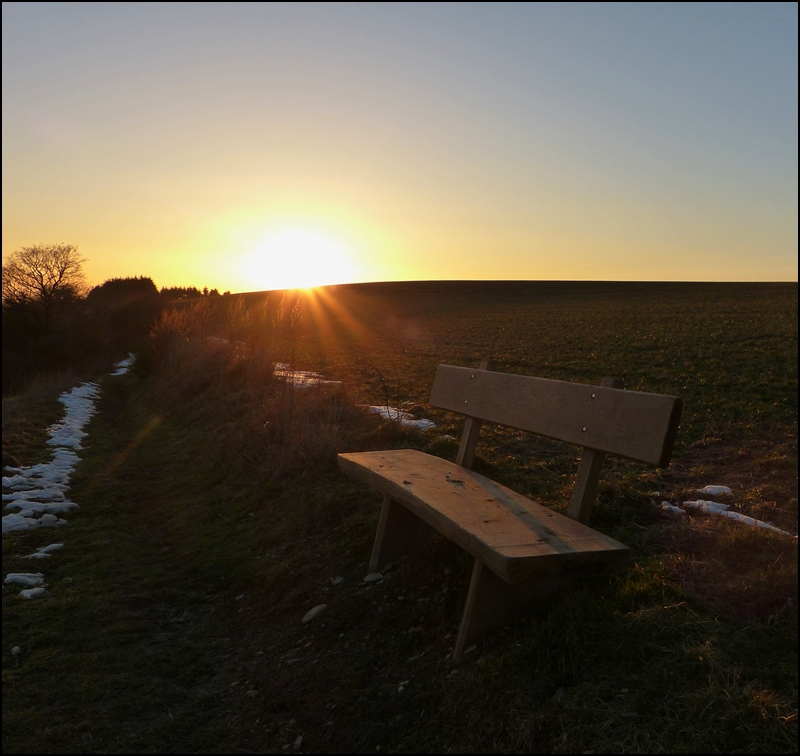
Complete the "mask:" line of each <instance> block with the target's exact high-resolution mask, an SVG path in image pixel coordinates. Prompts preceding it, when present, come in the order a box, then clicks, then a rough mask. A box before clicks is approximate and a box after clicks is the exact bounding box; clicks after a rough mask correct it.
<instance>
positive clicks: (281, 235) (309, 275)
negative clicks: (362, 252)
mask: <svg viewBox="0 0 800 756" xmlns="http://www.w3.org/2000/svg"><path fill="white" fill-rule="evenodd" d="M242 272H243V273H244V275H245V276H246V277H247V279H248V281H250V282H251V284H252V286H253V288H254V289H259V290H262V289H308V288H311V287H314V286H325V285H326V284H335V283H342V282H345V281H348V280H350V279H351V278H352V276H353V265H352V263H351V262H350V260H348V259H347V256H346V254H345V251H344V249H343V246H342V244H340V243H339V242H337V241H334V240H333V239H331V238H329V237H326V236H323V235H321V234H318V233H315V232H313V231H303V230H299V229H286V230H283V231H277V232H275V233H272V234H270V235H269V236H267V237H265V238H264V239H262V241H261V242H260V243H259V244H258V245H257V247H256V249H255V250H254V251H253V252H252V253H251V254H250V255H249V256H248V257H247V258H246V259H245V261H244V264H243V266H242Z"/></svg>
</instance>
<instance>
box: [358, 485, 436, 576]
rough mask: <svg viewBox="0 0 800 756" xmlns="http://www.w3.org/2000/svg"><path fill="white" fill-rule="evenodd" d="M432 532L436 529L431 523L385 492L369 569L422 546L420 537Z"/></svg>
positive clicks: (385, 563) (381, 566)
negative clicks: (393, 499)
mask: <svg viewBox="0 0 800 756" xmlns="http://www.w3.org/2000/svg"><path fill="white" fill-rule="evenodd" d="M430 532H434V531H433V528H431V526H430V525H428V524H427V523H426V522H424V521H423V520H420V518H419V517H417V516H416V515H415V514H414V513H413V512H411V511H409V510H408V509H406V508H405V507H404V506H403V505H402V504H398V503H397V502H396V501H392V500H391V499H390V498H389V497H388V496H384V497H383V508H382V509H381V519H380V522H379V523H378V532H377V533H376V534H375V543H374V545H373V547H372V558H371V559H370V560H369V571H370V572H378V571H379V570H381V569H382V568H383V567H384V566H386V565H387V564H388V563H389V562H394V561H396V560H397V559H399V558H400V557H402V556H405V555H406V554H408V552H409V551H414V550H415V549H417V548H419V546H420V541H421V539H422V538H425V537H426V536H427V535H428V534H429V533H430Z"/></svg>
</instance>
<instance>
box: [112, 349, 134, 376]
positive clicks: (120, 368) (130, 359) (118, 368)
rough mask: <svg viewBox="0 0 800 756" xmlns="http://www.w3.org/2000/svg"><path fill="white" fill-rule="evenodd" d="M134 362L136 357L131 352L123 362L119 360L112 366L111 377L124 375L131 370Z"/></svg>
mask: <svg viewBox="0 0 800 756" xmlns="http://www.w3.org/2000/svg"><path fill="white" fill-rule="evenodd" d="M134 362H136V355H135V354H134V353H133V352H131V353H130V354H129V355H128V356H127V357H126V358H125V359H124V360H120V361H119V362H118V363H117V364H116V365H114V368H115V370H114V372H113V373H111V375H125V373H127V372H128V371H129V370H130V369H131V366H132V365H133V363H134Z"/></svg>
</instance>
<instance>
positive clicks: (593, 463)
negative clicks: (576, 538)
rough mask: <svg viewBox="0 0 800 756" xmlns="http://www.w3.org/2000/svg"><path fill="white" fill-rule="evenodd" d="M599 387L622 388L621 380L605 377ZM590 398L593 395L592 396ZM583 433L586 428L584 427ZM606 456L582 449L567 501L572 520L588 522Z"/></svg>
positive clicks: (593, 396) (599, 452) (593, 450)
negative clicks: (573, 484)
mask: <svg viewBox="0 0 800 756" xmlns="http://www.w3.org/2000/svg"><path fill="white" fill-rule="evenodd" d="M600 385H601V386H605V387H607V388H617V389H621V388H624V386H625V384H624V382H623V380H622V378H614V377H609V376H607V377H605V378H603V379H602V380H601V381H600ZM592 398H593V399H594V398H595V395H594V394H592ZM583 430H584V431H585V430H586V428H585V427H584V429H583ZM605 457H606V455H605V454H604V453H603V452H601V451H596V450H595V449H584V450H583V456H582V457H581V463H580V466H579V467H578V478H577V480H576V481H575V488H573V489H572V496H571V498H570V500H569V508H568V509H567V516H568V517H571V518H572V519H573V520H577V521H578V522H581V523H583V524H584V525H585V524H586V523H587V522H588V521H589V515H590V514H591V512H592V505H593V504H594V495H595V491H597V481H598V480H599V478H600V470H601V468H602V467H603V460H604V459H605Z"/></svg>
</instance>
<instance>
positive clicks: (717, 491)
mask: <svg viewBox="0 0 800 756" xmlns="http://www.w3.org/2000/svg"><path fill="white" fill-rule="evenodd" d="M695 492H696V493H699V494H705V495H706V496H720V495H722V494H729V493H732V492H731V489H730V488H728V486H703V488H695Z"/></svg>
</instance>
